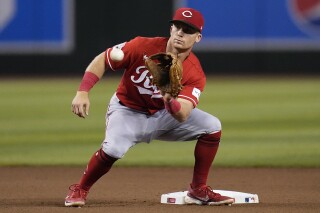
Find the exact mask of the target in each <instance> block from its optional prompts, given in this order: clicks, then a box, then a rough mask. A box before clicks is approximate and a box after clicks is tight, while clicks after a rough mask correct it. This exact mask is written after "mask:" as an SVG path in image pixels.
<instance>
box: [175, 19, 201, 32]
mask: <svg viewBox="0 0 320 213" xmlns="http://www.w3.org/2000/svg"><path fill="white" fill-rule="evenodd" d="M174 22H181V23H184V24H186V25H188V26H190V27H192V28H193V29H195V30H197V31H199V32H201V30H200V29H199V28H198V27H196V26H194V25H193V24H190V23H189V22H186V21H184V20H171V21H169V23H172V24H173V23H174Z"/></svg>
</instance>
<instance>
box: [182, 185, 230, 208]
mask: <svg viewBox="0 0 320 213" xmlns="http://www.w3.org/2000/svg"><path fill="white" fill-rule="evenodd" d="M234 201H235V200H234V198H231V197H227V196H222V195H221V194H219V193H215V192H213V191H212V189H211V187H210V186H202V187H199V188H196V189H194V188H192V186H191V185H190V187H189V190H188V194H187V195H186V197H185V202H186V204H197V205H209V206H222V205H231V204H233V203H234Z"/></svg>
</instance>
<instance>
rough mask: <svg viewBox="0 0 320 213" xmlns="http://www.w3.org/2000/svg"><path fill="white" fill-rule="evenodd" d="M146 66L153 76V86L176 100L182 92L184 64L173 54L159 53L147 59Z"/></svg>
mask: <svg viewBox="0 0 320 213" xmlns="http://www.w3.org/2000/svg"><path fill="white" fill-rule="evenodd" d="M145 65H146V67H147V69H148V70H149V72H150V73H151V75H152V79H151V80H152V84H153V85H156V86H157V87H158V88H159V89H160V90H161V91H162V92H166V93H170V94H171V95H172V96H173V97H174V98H175V97H177V96H178V94H179V92H180V91H181V90H182V85H181V79H182V70H183V69H182V63H181V61H180V60H179V59H178V58H177V55H174V54H173V53H170V52H168V53H157V54H154V55H151V56H150V57H145Z"/></svg>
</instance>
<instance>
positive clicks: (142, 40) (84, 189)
mask: <svg viewBox="0 0 320 213" xmlns="http://www.w3.org/2000/svg"><path fill="white" fill-rule="evenodd" d="M170 23H171V24H172V25H171V27H170V37H169V38H167V37H153V38H146V37H136V38H134V39H132V40H130V41H128V42H124V43H122V44H119V45H116V46H114V47H111V48H108V49H107V50H106V51H105V52H102V53H101V54H99V55H98V56H96V57H95V58H94V59H93V60H92V62H91V63H90V64H89V66H88V67H87V69H86V72H85V74H84V76H83V79H82V81H81V84H80V87H79V89H78V91H77V93H76V95H75V97H74V99H73V101H72V112H73V113H74V114H76V115H78V116H79V117H83V118H85V117H86V116H87V115H88V113H89V107H90V102H89V91H90V89H91V88H92V87H93V86H94V85H95V84H96V83H97V82H98V81H99V79H101V77H102V76H103V74H104V72H105V71H106V70H113V71H116V70H120V69H121V70H123V69H124V70H125V71H124V74H123V76H122V79H121V82H120V84H119V86H118V88H117V90H116V92H115V94H114V95H113V96H112V98H111V100H110V103H109V106H108V110H107V113H106V130H105V139H104V141H103V143H102V145H101V148H100V149H99V150H98V151H97V152H95V153H94V154H93V156H92V158H91V159H90V161H89V163H88V165H87V168H86V170H85V172H84V174H83V175H82V177H81V179H80V181H79V183H77V184H73V185H71V186H70V187H69V194H68V195H67V197H66V198H65V206H77V207H79V206H83V205H85V201H86V198H87V195H88V193H89V190H90V188H91V187H92V185H93V184H94V183H95V182H96V181H97V180H98V179H99V178H100V177H102V176H103V175H104V174H106V173H107V172H108V171H109V170H110V169H111V167H112V165H113V164H114V163H115V162H116V161H117V160H118V159H121V158H122V157H123V156H124V155H125V153H126V152H127V151H128V150H129V148H131V147H132V146H134V145H136V144H137V143H140V142H147V143H149V142H151V141H152V140H154V139H157V140H166V141H182V142H185V141H192V140H197V142H196V146H195V150H194V157H195V164H194V169H193V177H192V181H191V183H190V186H189V188H188V194H187V196H186V198H185V202H186V203H188V204H198V205H225V204H232V203H234V199H233V198H230V197H226V196H222V195H220V194H218V193H214V192H213V191H212V189H211V188H210V187H209V186H208V185H207V177H208V174H209V171H210V167H211V164H212V162H213V160H214V158H215V155H216V153H217V150H218V147H219V143H220V137H221V123H220V121H219V120H218V119H217V118H216V117H214V116H213V115H210V114H208V113H206V112H204V111H202V110H200V109H198V108H196V107H197V104H198V102H199V98H200V94H201V92H202V91H203V89H204V87H205V83H206V77H205V74H204V72H203V70H202V67H201V65H200V62H199V60H198V58H197V57H196V56H195V55H194V53H193V52H192V48H193V45H194V44H195V43H198V42H200V40H201V38H202V34H201V32H202V29H203V25H204V19H203V16H202V14H201V13H200V12H199V11H197V10H195V9H192V8H179V9H177V10H176V12H175V14H174V17H173V19H172V20H171V21H170ZM114 48H118V49H121V50H122V51H123V53H124V58H123V59H122V60H121V61H114V60H112V57H110V53H111V51H112V49H114ZM159 52H170V53H173V54H175V55H177V56H178V60H180V61H181V63H182V66H183V76H182V80H181V84H182V90H181V91H180V92H179V94H178V96H177V97H173V96H172V95H171V94H170V93H168V92H163V91H161V90H160V89H159V88H158V87H157V86H155V85H153V84H152V81H151V80H152V76H151V74H150V72H149V70H148V69H147V68H146V66H145V62H144V59H145V57H148V56H150V55H153V54H156V53H159Z"/></svg>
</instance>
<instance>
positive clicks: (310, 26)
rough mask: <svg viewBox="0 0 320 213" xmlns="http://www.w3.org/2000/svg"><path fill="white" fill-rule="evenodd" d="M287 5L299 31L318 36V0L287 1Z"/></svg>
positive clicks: (319, 4)
mask: <svg viewBox="0 0 320 213" xmlns="http://www.w3.org/2000/svg"><path fill="white" fill-rule="evenodd" d="M287 5H288V9H289V11H290V13H291V16H292V18H293V21H294V23H295V24H296V25H297V26H298V28H299V29H300V30H302V31H303V32H305V33H307V34H309V35H312V36H320V0H287Z"/></svg>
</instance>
